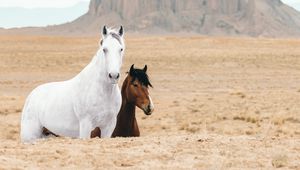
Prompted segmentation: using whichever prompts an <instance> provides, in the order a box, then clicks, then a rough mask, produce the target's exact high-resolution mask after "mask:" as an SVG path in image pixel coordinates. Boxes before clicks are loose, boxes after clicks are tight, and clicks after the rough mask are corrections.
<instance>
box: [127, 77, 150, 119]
mask: <svg viewBox="0 0 300 170" xmlns="http://www.w3.org/2000/svg"><path fill="white" fill-rule="evenodd" d="M128 78H129V81H128V86H127V88H128V89H127V93H128V94H127V97H128V100H129V101H130V102H132V103H134V104H135V105H136V106H137V107H139V108H140V109H142V110H143V111H144V113H145V114H146V115H151V114H152V112H153V111H154V106H153V103H152V99H151V97H150V95H149V91H148V88H147V87H146V86H144V85H142V83H141V82H139V81H138V79H135V80H134V81H132V78H131V77H130V76H129V77H128Z"/></svg>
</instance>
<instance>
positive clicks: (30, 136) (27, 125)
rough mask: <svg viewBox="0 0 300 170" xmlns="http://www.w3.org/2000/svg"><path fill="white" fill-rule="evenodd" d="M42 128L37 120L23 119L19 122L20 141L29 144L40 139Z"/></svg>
mask: <svg viewBox="0 0 300 170" xmlns="http://www.w3.org/2000/svg"><path fill="white" fill-rule="evenodd" d="M42 136H43V135H42V126H41V124H40V123H39V122H38V121H37V120H33V119H25V120H22V122H21V141H22V142H26V143H31V142H33V141H35V140H36V139H40V138H42Z"/></svg>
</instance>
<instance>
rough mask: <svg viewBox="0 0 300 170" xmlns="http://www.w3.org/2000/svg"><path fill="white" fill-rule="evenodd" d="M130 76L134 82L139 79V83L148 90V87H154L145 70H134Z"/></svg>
mask: <svg viewBox="0 0 300 170" xmlns="http://www.w3.org/2000/svg"><path fill="white" fill-rule="evenodd" d="M129 74H130V76H131V77H132V82H133V81H134V80H135V79H138V81H139V82H141V83H142V85H144V86H146V87H147V88H148V86H150V87H153V86H152V84H151V83H150V80H149V77H148V75H147V73H146V72H145V71H144V70H142V69H135V68H134V69H133V70H132V71H130V72H129Z"/></svg>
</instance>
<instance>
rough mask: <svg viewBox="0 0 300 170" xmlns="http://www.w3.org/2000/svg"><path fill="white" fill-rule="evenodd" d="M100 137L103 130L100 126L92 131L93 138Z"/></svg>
mask: <svg viewBox="0 0 300 170" xmlns="http://www.w3.org/2000/svg"><path fill="white" fill-rule="evenodd" d="M96 137H99V138H101V130H100V128H99V127H96V128H95V129H94V130H93V131H92V132H91V138H96Z"/></svg>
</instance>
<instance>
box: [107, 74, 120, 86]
mask: <svg viewBox="0 0 300 170" xmlns="http://www.w3.org/2000/svg"><path fill="white" fill-rule="evenodd" d="M108 77H109V79H110V81H111V84H118V82H119V78H120V74H119V73H109V74H108Z"/></svg>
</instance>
